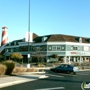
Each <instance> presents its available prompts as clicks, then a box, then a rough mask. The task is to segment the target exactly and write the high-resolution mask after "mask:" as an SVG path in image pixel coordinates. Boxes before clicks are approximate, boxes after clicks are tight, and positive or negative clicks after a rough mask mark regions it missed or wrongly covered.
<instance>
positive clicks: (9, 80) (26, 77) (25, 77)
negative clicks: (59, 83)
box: [0, 73, 48, 88]
mask: <svg viewBox="0 0 90 90" xmlns="http://www.w3.org/2000/svg"><path fill="white" fill-rule="evenodd" d="M47 77H48V76H46V75H40V74H34V73H32V74H31V73H26V74H25V73H24V74H22V75H16V76H6V77H1V78H0V88H3V87H7V86H12V85H16V84H20V83H25V82H29V81H34V80H37V79H42V78H47Z"/></svg>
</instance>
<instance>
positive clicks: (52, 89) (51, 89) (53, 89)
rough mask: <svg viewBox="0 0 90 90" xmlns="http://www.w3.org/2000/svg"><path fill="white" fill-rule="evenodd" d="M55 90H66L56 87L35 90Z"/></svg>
mask: <svg viewBox="0 0 90 90" xmlns="http://www.w3.org/2000/svg"><path fill="white" fill-rule="evenodd" d="M55 89H59V90H60V89H65V87H55V88H42V89H35V90H55Z"/></svg>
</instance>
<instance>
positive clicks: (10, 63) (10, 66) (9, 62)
mask: <svg viewBox="0 0 90 90" xmlns="http://www.w3.org/2000/svg"><path fill="white" fill-rule="evenodd" d="M2 63H3V64H4V65H6V67H7V69H6V72H5V74H6V75H10V74H12V71H13V69H14V67H15V63H14V62H13V61H12V60H7V61H4V62H2Z"/></svg>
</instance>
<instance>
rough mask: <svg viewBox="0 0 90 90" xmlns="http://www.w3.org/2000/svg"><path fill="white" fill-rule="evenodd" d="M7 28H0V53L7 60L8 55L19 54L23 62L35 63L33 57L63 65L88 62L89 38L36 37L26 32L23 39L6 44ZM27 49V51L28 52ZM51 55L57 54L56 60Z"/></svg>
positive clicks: (89, 54)
mask: <svg viewBox="0 0 90 90" xmlns="http://www.w3.org/2000/svg"><path fill="white" fill-rule="evenodd" d="M7 30H8V28H7V27H6V26H4V27H2V40H1V47H0V53H1V54H4V55H5V56H6V59H9V58H10V57H9V56H10V54H11V53H14V52H20V53H21V54H22V55H23V57H24V58H23V61H25V62H27V61H28V55H29V54H30V61H31V62H34V61H37V60H36V59H35V57H36V56H37V57H39V56H41V57H44V58H43V59H41V60H42V61H43V62H52V61H53V60H56V61H57V60H62V61H63V62H65V63H70V61H72V62H88V61H89V60H90V38H87V37H81V36H71V35H63V34H50V35H44V36H38V35H37V34H35V33H31V32H27V33H26V36H25V37H24V38H23V39H19V40H14V41H12V42H8V34H7ZM28 47H29V51H30V52H28ZM52 54H57V55H58V56H59V58H58V59H53V58H52V57H51V55H52Z"/></svg>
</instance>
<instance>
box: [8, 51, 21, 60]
mask: <svg viewBox="0 0 90 90" xmlns="http://www.w3.org/2000/svg"><path fill="white" fill-rule="evenodd" d="M10 58H11V59H13V60H22V59H23V56H22V54H21V53H17V52H16V53H12V54H10Z"/></svg>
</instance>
